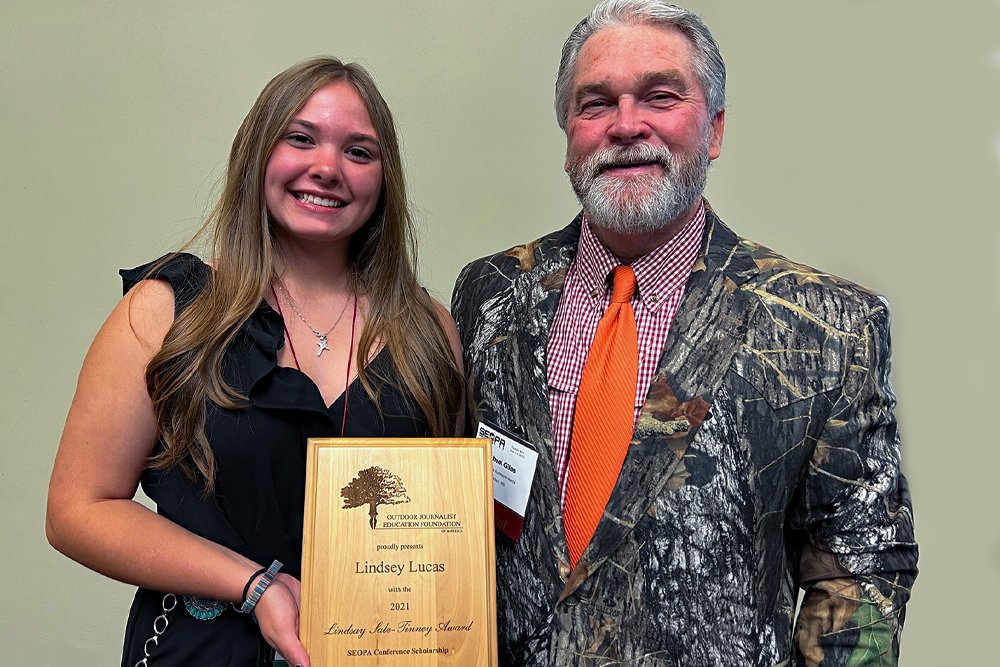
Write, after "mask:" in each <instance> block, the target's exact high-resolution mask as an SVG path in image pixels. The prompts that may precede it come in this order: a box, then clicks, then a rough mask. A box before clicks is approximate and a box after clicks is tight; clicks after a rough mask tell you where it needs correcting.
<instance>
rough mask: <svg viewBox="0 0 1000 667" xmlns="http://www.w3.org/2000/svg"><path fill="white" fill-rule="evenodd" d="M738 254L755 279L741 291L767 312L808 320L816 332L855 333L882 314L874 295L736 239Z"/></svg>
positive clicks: (878, 297) (879, 297) (883, 305)
mask: <svg viewBox="0 0 1000 667" xmlns="http://www.w3.org/2000/svg"><path fill="white" fill-rule="evenodd" d="M737 239H738V240H737V248H738V252H739V253H740V254H742V255H744V256H745V257H747V258H749V260H750V263H751V265H752V268H753V270H754V272H755V275H754V276H753V278H752V279H751V280H749V281H748V282H746V283H744V284H743V285H741V288H742V289H744V290H746V291H750V292H752V293H753V294H754V295H755V296H756V298H758V299H759V300H760V301H761V302H762V303H763V305H765V306H767V307H768V308H769V310H770V311H771V312H779V311H784V312H785V313H786V315H787V316H791V317H795V318H804V319H810V320H813V321H814V322H815V323H816V324H819V325H821V326H823V325H827V326H831V327H835V328H836V329H838V330H839V329H842V328H843V329H846V330H848V331H849V330H851V329H855V328H857V327H859V326H861V325H862V324H863V322H864V321H867V320H870V319H871V318H873V317H878V316H879V315H880V314H882V313H885V311H886V310H887V302H886V299H885V297H883V296H882V295H881V294H879V293H878V292H875V291H873V290H871V289H869V288H867V287H864V286H862V285H859V284H857V283H855V282H853V281H850V280H847V279H845V278H842V277H840V276H838V275H835V274H833V273H829V272H826V271H823V270H820V269H816V268H813V267H812V266H809V265H807V264H803V263H801V262H797V261H794V260H792V259H789V258H788V257H785V256H784V255H781V254H779V253H777V252H775V251H774V250H772V249H770V248H768V247H767V246H764V245H761V244H760V243H757V242H755V241H751V240H749V239H745V238H739V237H737Z"/></svg>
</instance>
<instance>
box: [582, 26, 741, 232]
mask: <svg viewBox="0 0 1000 667" xmlns="http://www.w3.org/2000/svg"><path fill="white" fill-rule="evenodd" d="M723 127H724V112H722V111H720V112H719V113H718V114H716V115H715V117H714V118H712V119H711V120H710V119H709V118H708V110H707V105H706V101H705V95H704V93H703V91H702V89H701V86H700V84H699V83H698V79H697V78H696V76H695V73H694V68H693V66H692V59H691V45H690V43H689V42H688V40H687V38H686V37H684V35H683V34H681V33H680V32H678V31H677V30H675V29H673V28H662V27H657V26H650V25H619V26H614V27H610V28H604V29H602V30H599V31H598V32H596V33H594V35H592V36H591V37H590V39H588V40H587V42H586V43H585V44H584V45H583V48H582V49H581V50H580V56H579V59H578V61H577V68H576V74H575V77H574V81H573V93H572V99H571V100H570V105H569V114H568V118H567V126H566V138H567V147H566V171H567V172H568V173H569V175H570V180H571V182H572V183H573V188H574V190H575V191H576V193H577V196H578V197H579V198H580V201H581V203H582V204H583V206H584V210H585V211H586V213H587V216H588V220H590V221H591V222H592V223H593V224H594V225H596V226H598V227H604V228H607V229H611V230H614V231H617V232H621V233H636V232H644V231H650V230H654V229H660V228H663V227H666V226H668V225H670V224H671V223H675V222H676V221H678V220H684V221H686V220H687V219H688V218H689V217H690V216H691V215H692V214H693V213H694V208H695V207H696V206H697V204H698V202H699V200H700V198H701V193H702V191H703V190H704V187H705V180H706V178H707V173H708V164H709V162H710V161H711V160H714V159H715V158H716V157H718V156H719V153H720V152H721V149H722V132H723Z"/></svg>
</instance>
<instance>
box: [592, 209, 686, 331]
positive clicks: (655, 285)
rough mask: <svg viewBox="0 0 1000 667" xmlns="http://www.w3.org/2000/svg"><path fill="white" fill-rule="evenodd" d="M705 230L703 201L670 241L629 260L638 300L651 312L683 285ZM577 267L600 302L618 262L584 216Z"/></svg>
mask: <svg viewBox="0 0 1000 667" xmlns="http://www.w3.org/2000/svg"><path fill="white" fill-rule="evenodd" d="M704 230H705V200H704V199H702V200H701V202H700V203H699V204H698V209H697V210H696V211H695V213H694V215H693V216H692V217H691V219H690V220H689V221H688V222H687V224H685V225H684V227H682V228H681V230H680V231H679V232H678V233H677V234H675V235H674V236H673V237H672V238H671V239H670V240H669V241H667V242H666V243H664V244H663V245H661V246H659V247H657V248H655V249H654V250H652V251H651V252H649V253H647V254H645V255H643V256H642V257H640V258H639V259H637V260H635V261H634V262H632V270H633V271H635V279H636V284H637V292H638V298H639V301H640V302H641V303H642V304H643V306H644V307H645V308H646V309H648V310H649V311H650V312H656V310H657V309H658V308H659V307H660V305H661V304H662V303H664V302H665V301H666V298H667V297H668V296H669V295H670V294H672V293H673V292H674V291H676V290H678V289H681V288H683V287H684V285H685V283H687V280H688V277H690V275H691V269H692V267H693V266H694V263H695V260H697V259H698V251H699V250H700V248H701V240H702V235H703V233H704ZM576 263H577V270H578V271H579V272H580V273H579V276H580V278H581V280H582V281H583V284H584V285H585V288H586V292H587V295H588V297H589V298H590V302H591V304H592V305H595V306H596V305H598V304H601V303H603V301H604V297H605V295H606V294H608V293H609V290H610V284H609V281H608V276H609V275H610V274H611V272H612V271H613V270H614V268H615V267H616V266H618V265H619V264H621V262H619V261H618V258H617V257H615V256H614V255H613V254H612V253H611V251H610V250H608V249H607V248H606V247H605V246H604V244H603V243H601V242H600V240H599V239H598V238H597V235H596V234H594V231H593V229H591V226H590V222H589V221H588V220H587V217H586V215H584V218H583V226H582V228H581V230H580V244H579V247H578V249H577V254H576Z"/></svg>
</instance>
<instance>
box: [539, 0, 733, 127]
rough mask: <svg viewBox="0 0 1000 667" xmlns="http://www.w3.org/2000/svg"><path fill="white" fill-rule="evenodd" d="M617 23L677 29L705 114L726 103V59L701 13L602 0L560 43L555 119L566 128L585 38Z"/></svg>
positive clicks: (654, 2)
mask: <svg viewBox="0 0 1000 667" xmlns="http://www.w3.org/2000/svg"><path fill="white" fill-rule="evenodd" d="M617 25H652V26H658V27H662V28H673V29H675V30H678V31H680V33H681V34H683V35H684V36H685V37H686V38H687V40H688V41H689V42H690V43H691V46H692V49H693V51H694V57H693V63H692V65H693V67H694V73H695V76H696V77H697V79H698V83H699V84H701V88H702V92H703V93H704V95H705V101H706V103H707V105H708V117H709V118H713V117H714V116H715V114H717V113H718V112H720V111H722V110H723V109H724V108H725V106H726V63H725V62H724V61H723V60H722V54H721V53H719V45H718V44H717V43H716V42H715V38H714V37H712V32H711V31H710V30H709V29H708V26H707V25H705V22H704V21H702V20H701V17H700V16H698V15H697V14H695V13H694V12H689V11H688V10H686V9H681V8H680V7H677V6H674V5H670V4H667V3H665V2H661V0H602V1H601V2H600V3H599V4H598V5H597V6H596V7H594V10H593V11H592V12H590V15H589V16H587V18H585V19H583V20H582V21H580V22H579V23H578V24H576V27H575V28H573V32H571V33H570V35H569V37H568V38H567V39H566V43H565V44H563V49H562V58H561V59H560V60H559V74H558V75H557V76H556V119H557V120H558V121H559V127H561V128H562V129H563V131H565V130H566V118H567V116H568V114H569V104H570V97H571V96H572V94H573V77H574V76H575V75H576V61H577V58H578V57H579V55H580V49H582V48H583V44H584V42H586V41H587V40H588V39H590V37H591V35H593V34H594V33H595V32H597V31H598V30H602V29H603V28H610V27H612V26H617Z"/></svg>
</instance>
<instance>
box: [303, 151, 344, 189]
mask: <svg viewBox="0 0 1000 667" xmlns="http://www.w3.org/2000/svg"><path fill="white" fill-rule="evenodd" d="M313 155H314V160H313V163H312V165H310V168H309V177H310V178H312V179H313V180H315V181H320V182H322V183H336V182H337V181H339V180H340V153H339V151H336V150H333V149H327V148H319V149H317V150H316V151H315V153H314V154H313Z"/></svg>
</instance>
